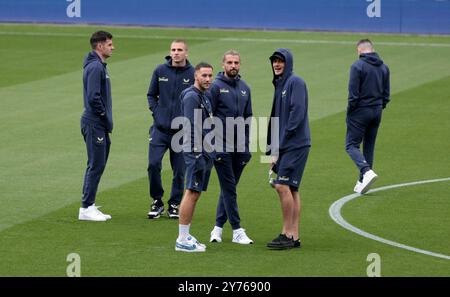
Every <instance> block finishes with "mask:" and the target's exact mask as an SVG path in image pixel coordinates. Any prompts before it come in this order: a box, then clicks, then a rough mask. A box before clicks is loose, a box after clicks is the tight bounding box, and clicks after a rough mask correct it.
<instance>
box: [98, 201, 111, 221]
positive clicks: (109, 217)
mask: <svg viewBox="0 0 450 297" xmlns="http://www.w3.org/2000/svg"><path fill="white" fill-rule="evenodd" d="M94 206H95V208H97V211H98V212H99V213H100V214H101V215H102V216H104V217H105V219H107V220H111V216H110V215H109V214H106V213H103V212H101V211H100V210H99V208H100V207H101V206H100V205H99V206H96V205H95V203H94Z"/></svg>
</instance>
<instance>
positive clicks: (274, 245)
mask: <svg viewBox="0 0 450 297" xmlns="http://www.w3.org/2000/svg"><path fill="white" fill-rule="evenodd" d="M267 247H268V248H271V249H279V250H284V249H291V248H293V247H295V241H294V239H293V238H289V237H287V236H286V235H285V234H280V235H278V237H277V238H275V239H274V240H272V242H269V243H268V244H267Z"/></svg>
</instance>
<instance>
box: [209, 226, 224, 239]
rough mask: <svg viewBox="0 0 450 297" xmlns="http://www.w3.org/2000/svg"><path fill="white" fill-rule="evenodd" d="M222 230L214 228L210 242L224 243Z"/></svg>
mask: <svg viewBox="0 0 450 297" xmlns="http://www.w3.org/2000/svg"><path fill="white" fill-rule="evenodd" d="M222 230H223V229H222V228H220V227H217V226H214V229H213V230H212V231H211V237H210V239H209V242H222Z"/></svg>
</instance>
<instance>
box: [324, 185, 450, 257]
mask: <svg viewBox="0 0 450 297" xmlns="http://www.w3.org/2000/svg"><path fill="white" fill-rule="evenodd" d="M444 181H450V177H448V178H440V179H431V180H424V181H417V182H411V183H403V184H397V185H391V186H385V187H380V188H376V189H373V190H370V191H369V192H368V193H375V192H379V191H384V190H390V189H394V188H401V187H409V186H415V185H421V184H428V183H437V182H444ZM361 196H362V195H361V194H358V193H355V194H351V195H348V196H345V197H342V198H341V199H339V200H337V201H335V202H334V203H333V204H332V205H331V206H330V209H329V210H328V213H329V214H330V217H331V218H332V219H333V220H334V221H335V222H336V223H337V224H338V225H341V226H342V227H344V228H345V229H347V230H349V231H351V232H354V233H356V234H359V235H361V236H364V237H367V238H369V239H373V240H376V241H379V242H382V243H385V244H389V245H392V246H395V247H398V248H401V249H405V250H409V251H413V252H416V253H420V254H425V255H429V256H433V257H438V258H442V259H446V260H450V256H448V255H444V254H438V253H434V252H430V251H426V250H422V249H418V248H415V247H411V246H408V245H405V244H401V243H398V242H395V241H392V240H387V239H384V238H381V237H379V236H376V235H373V234H370V233H367V232H365V231H363V230H361V229H359V228H356V227H355V226H353V225H351V224H349V223H348V222H347V221H346V220H345V219H344V218H343V217H342V215H341V209H342V207H343V206H344V205H345V203H347V202H349V201H351V200H354V199H356V198H358V197H361Z"/></svg>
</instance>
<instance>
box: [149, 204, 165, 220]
mask: <svg viewBox="0 0 450 297" xmlns="http://www.w3.org/2000/svg"><path fill="white" fill-rule="evenodd" d="M163 212H164V203H163V202H162V201H161V200H154V201H153V203H152V205H151V206H150V211H149V212H148V218H149V219H157V218H159V217H160V216H161V214H162V213H163Z"/></svg>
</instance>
